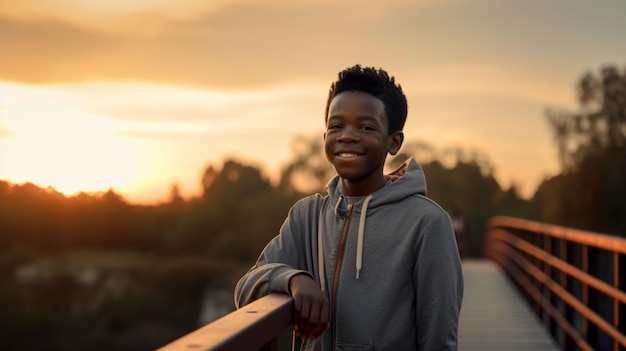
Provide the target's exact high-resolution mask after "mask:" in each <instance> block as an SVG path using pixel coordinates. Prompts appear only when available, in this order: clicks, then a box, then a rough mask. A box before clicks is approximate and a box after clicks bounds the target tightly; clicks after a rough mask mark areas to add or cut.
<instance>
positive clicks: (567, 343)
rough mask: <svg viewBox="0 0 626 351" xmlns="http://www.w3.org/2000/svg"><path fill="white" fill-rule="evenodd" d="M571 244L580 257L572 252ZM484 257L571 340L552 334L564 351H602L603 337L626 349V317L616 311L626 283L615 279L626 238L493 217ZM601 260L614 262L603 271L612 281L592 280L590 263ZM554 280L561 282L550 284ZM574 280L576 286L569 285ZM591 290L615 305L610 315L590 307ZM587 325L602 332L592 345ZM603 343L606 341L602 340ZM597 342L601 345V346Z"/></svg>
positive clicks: (625, 297)
mask: <svg viewBox="0 0 626 351" xmlns="http://www.w3.org/2000/svg"><path fill="white" fill-rule="evenodd" d="M574 245H575V246H577V248H578V249H579V252H580V254H578V255H576V254H572V253H571V252H570V251H572V250H571V247H572V246H574ZM590 249H591V250H590ZM568 250H569V251H568ZM592 250H594V251H592ZM590 252H592V253H590ZM485 253H486V255H487V257H489V258H491V259H493V260H494V261H496V262H497V263H499V264H500V266H502V268H503V269H504V270H505V271H507V273H508V274H509V275H510V276H511V277H512V278H513V279H514V280H515V281H516V282H517V284H518V285H519V286H520V287H521V288H522V289H523V292H524V293H525V295H526V296H527V297H529V299H530V300H531V301H533V302H534V303H535V305H536V307H537V308H538V309H539V311H538V312H539V314H540V315H542V316H543V317H544V320H546V323H547V324H548V326H550V325H551V323H550V320H551V321H553V322H554V323H556V325H558V329H559V330H560V332H562V333H565V334H566V335H567V336H568V337H569V339H567V338H565V337H563V334H562V333H560V332H558V331H553V335H554V336H555V337H557V339H559V343H560V344H561V347H562V348H563V349H564V350H567V349H570V348H573V349H581V350H593V349H594V348H602V347H605V345H606V343H607V340H606V338H610V341H608V342H609V343H611V344H612V348H613V349H614V350H619V349H620V347H621V348H624V347H626V336H625V335H624V334H625V332H626V323H624V320H625V318H624V317H626V316H620V310H623V309H624V305H625V304H626V293H625V292H624V289H623V287H624V282H621V283H620V280H619V278H620V265H621V266H622V268H623V267H624V266H626V262H624V261H621V264H620V256H621V257H622V260H623V259H624V255H625V254H626V240H625V239H623V238H619V237H614V236H609V235H605V234H601V233H594V232H587V231H582V230H576V229H570V228H564V227H559V226H555V225H549V224H545V223H540V222H533V221H526V220H522V219H519V218H512V217H503V216H499V217H494V218H492V219H491V220H490V221H489V223H488V225H487V235H486V241H485ZM601 255H605V256H604V257H605V258H606V257H607V255H610V256H611V257H612V261H613V262H612V265H608V266H606V267H604V266H603V270H605V271H607V272H609V273H611V272H612V275H611V279H609V280H611V281H605V280H606V278H605V280H602V279H600V278H599V277H597V276H594V275H593V272H591V270H590V269H589V266H590V262H593V261H594V260H598V262H602V263H604V261H600V259H601V258H600V256H601ZM580 256H582V257H580ZM574 261H576V262H574ZM577 265H578V266H580V267H578V266H577ZM598 265H600V263H598ZM622 274H623V273H622ZM555 276H558V277H559V279H557V280H555V279H553V278H554V277H555ZM572 281H575V282H577V283H576V284H572V283H571V282H572ZM574 285H578V286H579V288H578V289H580V290H581V291H582V292H580V291H579V292H578V295H581V296H580V297H576V295H577V294H576V293H575V292H574V290H576V289H575V288H574ZM590 288H592V289H594V290H595V291H596V292H597V293H598V295H599V297H598V299H599V300H600V299H601V300H604V301H607V302H609V303H610V304H612V305H613V311H612V312H611V313H602V312H600V311H595V310H594V309H593V308H590V307H589V303H590V301H589V289H590ZM597 304H598V305H599V304H600V303H597ZM567 311H575V312H576V313H577V314H578V315H577V316H575V317H574V316H573V313H571V312H569V313H568V312H567ZM545 317H549V318H545ZM581 319H582V323H581V322H580V321H581ZM589 323H591V324H593V325H594V326H595V327H597V328H598V329H599V330H601V331H602V333H603V336H602V337H596V338H595V339H594V340H591V339H592V338H591V337H590V335H589V328H588V324H589ZM555 334H559V335H555ZM602 338H605V339H604V340H602V341H600V340H599V339H602ZM601 342H603V343H604V344H602V345H599V344H600V343H601ZM572 343H573V344H575V346H573V345H572ZM603 345H604V346H603Z"/></svg>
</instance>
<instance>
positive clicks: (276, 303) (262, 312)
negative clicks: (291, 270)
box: [158, 294, 293, 351]
mask: <svg viewBox="0 0 626 351" xmlns="http://www.w3.org/2000/svg"><path fill="white" fill-rule="evenodd" d="M292 313H293V300H292V298H291V296H289V295H285V294H270V295H267V296H265V297H262V298H260V299H258V300H256V301H254V302H252V303H250V304H248V305H246V306H244V307H242V308H240V309H238V310H236V311H234V312H232V313H229V314H227V315H226V316H224V317H222V318H220V319H218V320H216V321H214V322H212V323H210V324H207V325H205V326H204V327H201V328H200V329H197V330H195V331H193V332H191V333H189V334H187V335H185V336H183V337H181V338H179V339H177V340H175V341H173V342H171V343H169V344H167V345H165V346H163V347H162V348H160V349H158V351H190V350H193V351H232V350H242V351H246V350H261V349H263V350H276V348H277V346H276V345H277V344H276V339H277V337H278V335H279V334H280V333H281V332H282V331H283V330H285V329H287V328H288V327H289V326H290V325H291V323H292V318H293V314H292Z"/></svg>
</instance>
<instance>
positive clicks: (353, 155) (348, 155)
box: [336, 152, 360, 158]
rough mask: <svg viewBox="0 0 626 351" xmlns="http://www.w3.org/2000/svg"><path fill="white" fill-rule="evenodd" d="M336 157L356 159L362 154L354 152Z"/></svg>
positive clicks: (338, 154) (340, 153) (341, 153)
mask: <svg viewBox="0 0 626 351" xmlns="http://www.w3.org/2000/svg"><path fill="white" fill-rule="evenodd" d="M336 155H337V157H341V158H355V157H359V156H360V154H357V153H354V152H339V153H337V154H336Z"/></svg>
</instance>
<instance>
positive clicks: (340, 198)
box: [326, 157, 426, 216]
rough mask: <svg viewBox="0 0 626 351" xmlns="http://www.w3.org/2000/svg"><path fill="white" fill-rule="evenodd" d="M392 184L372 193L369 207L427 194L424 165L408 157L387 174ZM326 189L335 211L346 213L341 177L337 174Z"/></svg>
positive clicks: (386, 176) (339, 213)
mask: <svg viewBox="0 0 626 351" xmlns="http://www.w3.org/2000/svg"><path fill="white" fill-rule="evenodd" d="M385 178H387V179H388V180H389V181H391V184H387V185H386V186H384V187H383V188H381V189H379V190H377V191H375V192H373V193H372V194H370V196H368V197H371V199H370V202H369V207H370V208H373V207H376V206H380V205H383V204H386V203H390V202H397V201H400V200H403V199H404V198H406V197H408V196H413V195H424V196H425V195H426V178H425V177H424V171H422V167H421V166H420V165H419V164H418V163H417V161H415V159H414V158H413V157H411V158H409V159H407V160H406V161H405V162H404V163H403V164H402V165H401V166H400V167H398V168H397V169H396V170H394V171H393V172H391V173H389V174H387V175H385ZM326 190H327V191H328V195H329V197H330V198H331V203H332V204H333V205H334V206H335V211H336V212H338V213H337V214H338V215H339V216H341V212H342V209H343V212H344V214H345V207H346V203H345V202H346V201H345V194H344V192H343V188H342V187H341V178H340V177H339V176H335V177H334V178H333V179H331V180H330V181H329V182H328V184H327V185H326Z"/></svg>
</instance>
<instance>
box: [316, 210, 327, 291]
mask: <svg viewBox="0 0 626 351" xmlns="http://www.w3.org/2000/svg"><path fill="white" fill-rule="evenodd" d="M322 213H323V211H322V209H321V208H320V216H319V218H318V221H317V269H318V270H319V275H320V288H321V289H322V291H324V292H325V291H326V271H325V269H324V239H323V234H324V233H323V232H322V225H323V224H324V216H323V214H322Z"/></svg>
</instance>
